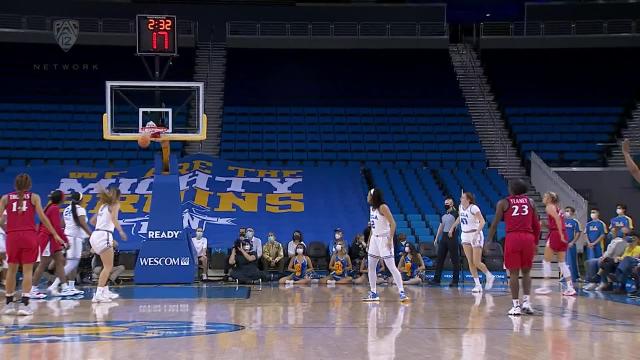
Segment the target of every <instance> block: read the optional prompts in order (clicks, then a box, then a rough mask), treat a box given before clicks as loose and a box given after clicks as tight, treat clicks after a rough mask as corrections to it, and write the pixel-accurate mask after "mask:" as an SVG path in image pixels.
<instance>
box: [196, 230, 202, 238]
mask: <svg viewBox="0 0 640 360" xmlns="http://www.w3.org/2000/svg"><path fill="white" fill-rule="evenodd" d="M196 237H197V238H198V239H200V238H201V237H202V231H196Z"/></svg>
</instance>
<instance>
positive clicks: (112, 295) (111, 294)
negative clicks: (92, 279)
mask: <svg viewBox="0 0 640 360" xmlns="http://www.w3.org/2000/svg"><path fill="white" fill-rule="evenodd" d="M104 295H105V296H106V297H108V298H109V299H111V300H114V299H117V298H119V297H120V294H118V293H114V292H112V291H111V290H109V289H105V291H104Z"/></svg>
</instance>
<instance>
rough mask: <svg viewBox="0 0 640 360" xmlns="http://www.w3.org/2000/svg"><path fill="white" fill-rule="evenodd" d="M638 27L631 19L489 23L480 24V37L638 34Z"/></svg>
mask: <svg viewBox="0 0 640 360" xmlns="http://www.w3.org/2000/svg"><path fill="white" fill-rule="evenodd" d="M636 25H637V21H636V20H630V19H618V20H579V21H568V20H567V21H519V22H487V23H481V24H480V37H496V36H501V37H504V36H585V35H623V34H637V33H638V31H639V29H638V28H637V26H636Z"/></svg>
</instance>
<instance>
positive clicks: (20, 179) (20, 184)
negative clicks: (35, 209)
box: [14, 173, 31, 213]
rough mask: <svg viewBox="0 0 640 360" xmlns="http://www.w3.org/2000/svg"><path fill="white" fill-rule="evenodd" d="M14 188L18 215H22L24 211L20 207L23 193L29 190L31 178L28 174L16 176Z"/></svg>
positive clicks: (22, 207)
mask: <svg viewBox="0 0 640 360" xmlns="http://www.w3.org/2000/svg"><path fill="white" fill-rule="evenodd" d="M14 188H15V189H16V192H17V193H18V213H22V212H24V210H25V208H24V206H22V203H23V202H24V193H25V191H28V190H29V189H31V177H30V176H29V174H25V173H22V174H18V176H16V180H15V183H14Z"/></svg>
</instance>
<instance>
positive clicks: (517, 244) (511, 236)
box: [504, 232, 536, 270]
mask: <svg viewBox="0 0 640 360" xmlns="http://www.w3.org/2000/svg"><path fill="white" fill-rule="evenodd" d="M535 252H536V241H535V238H534V236H533V234H532V233H528V232H510V233H508V234H507V238H506V239H505V241H504V266H505V267H506V268H507V269H508V270H517V269H531V267H532V266H533V257H534V255H535Z"/></svg>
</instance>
